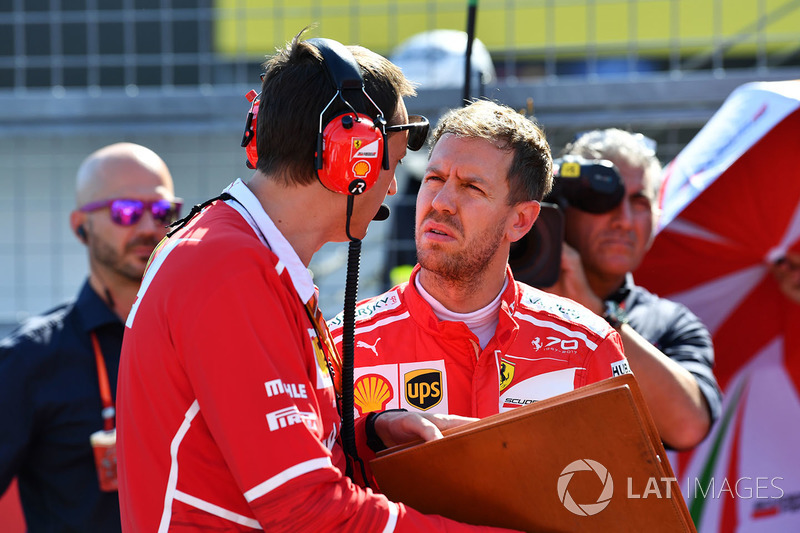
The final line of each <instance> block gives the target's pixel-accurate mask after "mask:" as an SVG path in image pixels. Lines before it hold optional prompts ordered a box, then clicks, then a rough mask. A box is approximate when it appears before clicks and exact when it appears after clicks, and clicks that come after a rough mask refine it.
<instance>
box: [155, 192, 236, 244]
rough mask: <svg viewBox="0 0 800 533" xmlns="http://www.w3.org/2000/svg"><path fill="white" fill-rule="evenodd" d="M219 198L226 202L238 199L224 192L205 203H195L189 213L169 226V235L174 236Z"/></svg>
mask: <svg viewBox="0 0 800 533" xmlns="http://www.w3.org/2000/svg"><path fill="white" fill-rule="evenodd" d="M217 200H222V201H223V202H224V201H225V200H236V198H234V197H233V196H231V195H230V194H228V193H227V192H224V193H222V194H220V195H219V196H215V197H214V198H211V199H209V200H206V201H205V202H203V203H200V204H195V205H193V206H192V209H191V211H189V214H187V215H186V216H185V217H183V218H180V219H178V220H176V221H175V222H173V223H172V224H170V225H169V226H167V227H168V228H170V230H169V231H168V232H167V237H172V235H173V234H174V233H175V232H177V231H178V230H180V229H181V228H183V227H184V226H185V225H186V224H188V223H189V221H190V220H192V219H193V218H194V217H195V215H197V214H198V213H199V212H200V211H202V210H203V209H204V208H205V207H206V206H208V205H209V204H212V203H214V202H216V201H217Z"/></svg>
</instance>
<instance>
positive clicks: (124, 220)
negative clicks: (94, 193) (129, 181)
mask: <svg viewBox="0 0 800 533" xmlns="http://www.w3.org/2000/svg"><path fill="white" fill-rule="evenodd" d="M182 205H183V202H182V201H181V200H177V199H176V200H174V201H172V202H170V201H169V200H155V201H152V202H146V201H142V200H134V199H131V198H115V199H113V200H101V201H99V202H92V203H89V204H86V205H85V206H83V207H81V209H80V210H81V211H83V212H85V213H88V212H90V211H97V210H98V209H103V208H104V207H108V209H109V212H110V213H111V221H112V222H113V223H114V224H118V225H120V226H133V225H134V224H136V223H137V222H139V220H141V218H142V215H143V214H144V210H145V209H149V210H150V214H151V215H153V220H155V221H156V222H159V223H161V224H164V225H166V224H169V223H171V222H173V221H174V220H176V219H177V218H178V215H179V214H180V211H181V206H182Z"/></svg>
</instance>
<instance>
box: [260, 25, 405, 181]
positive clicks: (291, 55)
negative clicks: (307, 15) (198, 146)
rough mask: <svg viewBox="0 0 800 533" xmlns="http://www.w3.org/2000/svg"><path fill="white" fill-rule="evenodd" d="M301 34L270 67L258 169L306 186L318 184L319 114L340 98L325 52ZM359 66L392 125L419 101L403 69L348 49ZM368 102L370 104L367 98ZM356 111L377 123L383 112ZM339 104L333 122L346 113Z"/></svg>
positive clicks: (368, 106)
mask: <svg viewBox="0 0 800 533" xmlns="http://www.w3.org/2000/svg"><path fill="white" fill-rule="evenodd" d="M305 31H306V30H305V29H304V30H303V31H301V32H300V33H298V34H297V35H296V36H295V37H294V39H292V41H290V42H289V43H287V44H286V46H285V47H284V48H283V49H280V50H278V52H277V53H276V54H275V55H274V56H273V57H272V58H270V59H268V60H267V61H266V62H265V63H264V65H263V66H264V69H265V74H264V81H263V82H262V84H261V103H260V104H259V109H258V123H257V131H256V143H257V149H258V164H257V165H256V168H258V170H260V171H261V172H263V173H265V174H270V175H272V176H274V177H276V178H277V179H281V180H283V182H284V183H285V184H287V185H288V184H296V185H306V184H309V183H312V182H313V181H314V180H315V179H316V170H315V168H314V152H315V151H316V140H317V133H318V132H319V115H320V113H321V112H322V110H323V109H325V106H326V105H327V104H328V102H329V101H330V100H331V98H333V96H334V95H335V94H336V87H335V86H334V85H333V83H332V81H331V80H330V78H329V76H328V75H327V73H326V70H325V66H324V65H323V64H322V55H321V54H320V52H319V50H318V49H317V48H316V47H315V46H313V45H312V44H309V43H307V42H305V41H302V40H300V37H301V36H302V34H303V33H304V32H305ZM347 48H348V49H349V50H350V52H351V53H352V54H353V57H354V58H355V60H356V62H357V63H358V65H359V66H360V67H361V75H362V77H363V79H364V86H365V89H366V92H367V94H369V96H370V98H371V99H372V100H373V101H374V102H375V104H376V105H377V106H378V107H379V108H380V109H381V111H382V112H383V114H384V118H385V119H386V121H387V122H388V123H389V124H390V125H391V123H392V120H393V118H394V115H395V113H396V112H397V107H398V102H399V100H400V98H401V97H404V96H414V95H415V94H416V92H415V90H414V86H413V85H412V84H411V82H409V81H408V80H407V79H406V78H405V76H404V75H403V73H402V71H401V70H400V68H399V67H397V66H396V65H394V64H392V63H391V62H390V61H389V60H388V59H386V58H384V57H383V56H380V55H378V54H376V53H375V52H372V51H370V50H368V49H366V48H363V47H360V46H348V47H347ZM364 100H366V99H364ZM351 103H352V104H353V105H354V107H355V108H356V111H358V112H360V113H364V114H366V115H368V116H370V117H371V118H375V116H376V115H377V114H378V111H377V110H376V109H375V108H374V106H373V105H372V104H371V103H369V102H368V101H367V102H366V103H364V105H363V106H362V107H360V104H361V103H360V102H358V103H357V102H351ZM345 109H346V106H345V104H344V103H343V102H341V101H340V100H339V99H337V101H335V102H334V103H333V104H332V105H331V106H330V107H329V108H328V110H327V111H326V112H325V116H324V117H323V119H324V120H325V121H326V122H327V121H328V120H330V119H331V118H333V117H334V116H336V115H338V114H340V113H342V112H343V111H345Z"/></svg>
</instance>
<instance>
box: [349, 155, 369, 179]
mask: <svg viewBox="0 0 800 533" xmlns="http://www.w3.org/2000/svg"><path fill="white" fill-rule="evenodd" d="M371 169H372V166H370V164H369V162H367V161H364V160H363V159H361V160H359V161H356V164H355V165H353V175H354V176H355V177H357V178H361V179H364V177H365V176H366V175H367V174H369V171H370V170H371Z"/></svg>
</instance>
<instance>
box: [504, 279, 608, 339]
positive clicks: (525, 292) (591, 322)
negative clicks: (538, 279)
mask: <svg viewBox="0 0 800 533" xmlns="http://www.w3.org/2000/svg"><path fill="white" fill-rule="evenodd" d="M520 287H522V296H521V297H520V304H521V305H522V306H524V307H527V308H528V309H531V310H532V311H544V312H546V313H550V314H551V315H554V316H556V317H558V318H561V319H563V320H566V321H568V322H576V323H578V324H581V325H582V326H584V327H586V328H588V329H589V330H591V331H592V332H593V333H595V334H597V335H599V336H600V337H606V336H607V335H608V333H609V330H610V329H611V326H609V325H608V322H606V321H605V320H603V318H602V317H600V316H598V315H596V314H594V313H592V312H591V311H589V310H588V309H586V308H585V307H584V306H582V305H580V304H579V303H577V302H575V301H573V300H570V299H568V298H563V297H561V296H556V295H555V294H550V293H548V292H544V291H541V290H539V289H535V288H533V287H530V286H528V285H525V284H520Z"/></svg>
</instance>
